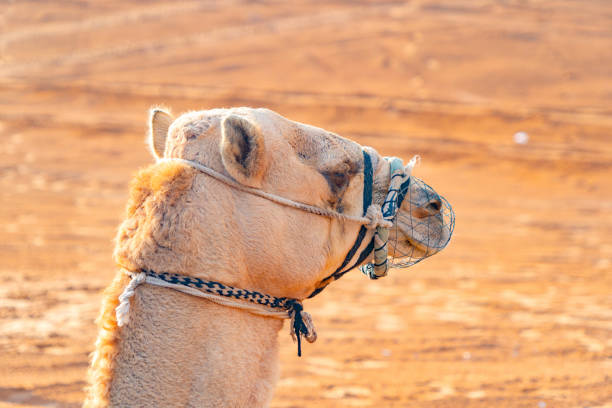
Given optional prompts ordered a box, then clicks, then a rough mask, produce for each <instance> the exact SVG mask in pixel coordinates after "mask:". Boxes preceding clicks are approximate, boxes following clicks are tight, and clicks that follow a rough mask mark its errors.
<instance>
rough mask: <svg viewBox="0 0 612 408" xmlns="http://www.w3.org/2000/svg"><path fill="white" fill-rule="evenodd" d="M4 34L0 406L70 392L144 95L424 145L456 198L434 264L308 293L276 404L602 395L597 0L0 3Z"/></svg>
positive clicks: (606, 309) (605, 18)
mask: <svg viewBox="0 0 612 408" xmlns="http://www.w3.org/2000/svg"><path fill="white" fill-rule="evenodd" d="M0 27H2V28H1V30H0V136H1V141H2V148H0V279H2V285H0V407H41V406H46V407H52V406H56V407H76V406H78V405H79V402H80V401H81V400H82V398H83V391H82V389H83V386H84V385H85V384H84V375H85V371H86V367H87V359H88V353H89V352H90V351H91V350H92V344H93V341H94V336H95V329H94V324H93V320H94V318H95V315H96V313H97V310H98V307H99V302H100V291H101V290H102V289H103V288H104V287H105V285H107V284H108V283H109V282H110V279H111V277H112V276H113V274H114V273H115V267H114V265H113V262H112V260H111V251H112V241H111V240H112V237H113V235H114V232H115V228H116V226H117V225H118V223H119V222H120V220H121V216H122V211H123V206H124V204H125V201H126V196H127V183H128V181H129V179H130V177H131V174H132V173H133V172H134V171H135V170H136V169H137V168H139V167H140V166H143V165H146V164H147V163H150V162H151V157H150V156H149V154H148V152H147V151H146V149H145V147H144V145H143V139H144V132H145V118H146V110H147V108H148V107H149V106H150V105H153V104H160V103H161V104H165V105H167V106H170V107H172V108H173V110H174V111H175V112H181V111H184V110H189V109H203V108H212V107H219V106H238V105H249V106H266V107H269V108H271V109H274V110H276V111H278V112H279V113H281V114H283V115H285V116H288V117H290V118H292V119H295V120H299V121H302V122H307V123H311V124H314V125H317V126H321V127H325V128H327V129H329V130H333V131H336V132H337V133H340V134H342V135H344V136H346V137H350V138H352V139H354V140H356V141H358V142H359V143H362V144H367V145H371V146H373V147H375V148H376V149H378V150H379V151H381V152H383V153H384V154H389V155H397V156H400V157H403V158H409V157H410V156H411V155H412V154H415V153H419V154H421V155H422V156H423V163H422V165H421V166H420V167H419V168H418V169H417V170H416V172H415V174H416V175H417V176H419V177H421V178H423V179H425V180H426V181H427V182H428V183H429V184H431V185H433V186H434V187H435V188H436V189H437V190H438V191H439V192H441V193H442V194H444V195H445V196H446V197H447V199H448V200H449V201H450V202H451V203H452V204H453V205H454V208H455V211H456V214H457V225H456V232H455V236H454V238H453V241H452V242H451V245H450V246H449V248H447V249H446V250H445V251H444V252H443V253H442V254H440V255H437V256H435V257H434V258H432V259H430V260H428V261H426V262H423V263H421V264H419V265H417V266H415V267H413V268H410V269H407V270H398V271H394V273H392V274H391V276H390V277H388V278H386V279H383V280H380V281H376V282H371V281H368V280H367V279H366V278H364V277H363V276H361V275H360V274H359V273H353V274H350V275H349V276H346V277H345V278H343V279H342V280H341V281H339V282H336V283H335V284H333V285H332V286H331V287H330V288H328V289H327V290H326V291H325V292H324V293H323V294H322V295H321V296H319V297H317V298H316V299H313V300H312V301H309V302H308V310H309V311H310V312H311V313H312V315H313V316H314V318H315V321H316V323H317V326H318V331H319V340H318V341H317V342H316V343H315V344H312V345H311V344H308V345H307V346H306V347H305V350H304V354H305V356H304V357H302V358H301V359H300V358H297V357H296V355H295V345H294V344H293V343H292V342H291V340H290V338H289V336H288V335H287V333H286V332H285V331H283V332H282V333H281V336H282V337H281V339H282V351H281V352H282V377H281V380H280V383H279V386H278V389H277V392H276V394H275V398H274V401H273V403H272V407H276V408H281V407H287V408H288V407H310V406H317V407H340V406H347V407H351V406H376V407H534V408H535V407H537V408H545V407H590V408H596V407H599V408H603V407H608V408H609V407H612V80H611V78H612V5H610V3H609V2H607V1H596V0H593V1H585V2H583V1H578V0H575V1H561V0H551V1H529V0H524V1H511V0H509V1H489V0H471V1H461V2H456V1H451V0H446V1H443V0H439V1H410V2H406V3H402V2H374V1H372V2H367V1H361V2H348V1H347V2H342V1H331V2H316V3H303V2H299V1H296V2H279V3H273V2H266V1H263V2H254V3H250V2H249V3H246V2H245V3H243V2H240V1H231V2H229V1H228V2H225V3H224V4H223V5H217V4H216V3H213V2H185V3H175V2H169V1H153V2H146V3H145V2H143V3H139V4H127V3H125V2H123V1H115V2H113V1H106V2H93V1H92V2H90V3H87V2H83V3H77V2H71V1H63V0H60V1H55V2H30V1H22V2H21V1H20V2H10V1H9V2H6V3H5V4H4V5H2V14H0ZM518 131H524V132H527V133H528V134H529V141H528V143H527V144H526V145H520V144H516V143H514V141H513V135H514V134H515V133H516V132H518Z"/></svg>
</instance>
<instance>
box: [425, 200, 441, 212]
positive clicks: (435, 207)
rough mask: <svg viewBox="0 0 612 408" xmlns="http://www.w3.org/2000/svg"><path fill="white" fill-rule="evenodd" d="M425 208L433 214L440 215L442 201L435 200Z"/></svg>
mask: <svg viewBox="0 0 612 408" xmlns="http://www.w3.org/2000/svg"><path fill="white" fill-rule="evenodd" d="M425 208H426V209H428V210H429V211H431V212H433V213H438V212H440V209H441V208H442V201H440V199H439V198H435V199H433V200H431V201H430V202H428V203H427V204H426V205H425Z"/></svg>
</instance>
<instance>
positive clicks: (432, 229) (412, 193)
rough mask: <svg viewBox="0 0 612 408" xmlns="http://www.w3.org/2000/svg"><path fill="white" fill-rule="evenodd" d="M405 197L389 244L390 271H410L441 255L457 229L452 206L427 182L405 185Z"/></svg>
mask: <svg viewBox="0 0 612 408" xmlns="http://www.w3.org/2000/svg"><path fill="white" fill-rule="evenodd" d="M402 197H403V202H402V204H401V207H400V208H399V210H398V211H397V213H396V215H395V217H394V218H393V227H392V228H391V229H390V230H389V238H388V241H387V245H388V263H389V267H390V268H407V267H409V266H412V265H414V264H416V263H418V262H420V261H422V260H423V259H425V258H428V257H430V256H431V255H434V254H436V253H438V252H439V251H441V250H442V249H443V248H444V247H446V245H447V244H448V242H449V241H450V239H451V236H452V235H453V230H454V228H455V213H454V211H453V208H452V206H451V205H450V203H449V202H448V201H447V200H446V199H445V198H444V197H442V196H441V195H439V194H438V193H436V191H435V190H434V189H433V188H432V187H431V186H429V185H428V184H427V183H425V182H424V181H423V180H421V179H419V178H417V177H410V182H409V183H404V184H403V185H402V188H401V191H400V199H401V198H402Z"/></svg>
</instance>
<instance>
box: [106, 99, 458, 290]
mask: <svg viewBox="0 0 612 408" xmlns="http://www.w3.org/2000/svg"><path fill="white" fill-rule="evenodd" d="M149 142H150V147H151V150H152V153H153V155H154V157H155V158H157V159H162V158H165V159H169V158H182V159H186V160H191V161H194V162H197V163H201V164H203V165H205V166H207V167H209V168H212V169H214V170H216V171H217V172H220V173H222V174H224V175H227V176H229V177H231V178H232V179H233V180H235V181H237V182H238V183H240V184H241V185H244V186H248V187H252V188H256V189H258V190H262V191H265V192H268V193H271V194H274V195H277V196H280V197H284V198H287V199H289V200H293V201H297V202H301V203H306V204H309V205H311V206H316V207H320V208H324V209H328V210H332V211H335V212H338V213H341V214H346V215H351V216H362V215H363V212H364V208H363V207H364V204H363V197H364V181H365V180H364V165H365V160H366V159H365V158H364V157H365V156H364V152H365V153H367V155H368V157H369V159H370V161H371V166H372V170H373V171H372V173H373V180H372V188H373V194H372V197H373V198H372V199H373V203H375V204H379V205H382V204H383V201H384V200H385V197H386V195H387V190H388V187H389V182H390V171H389V165H388V163H387V161H386V160H385V159H384V158H383V157H382V156H380V155H379V154H378V153H377V152H376V151H375V150H374V149H372V148H369V147H362V146H360V145H359V144H357V143H355V142H353V141H351V140H348V139H345V138H343V137H340V136H338V135H336V134H334V133H331V132H328V131H325V130H323V129H320V128H316V127H313V126H309V125H305V124H301V123H297V122H293V121H291V120H288V119H286V118H284V117H282V116H280V115H278V114H276V113H274V112H272V111H270V110H267V109H251V108H233V109H214V110H206V111H198V112H190V113H186V114H183V115H181V116H179V117H177V118H176V119H175V118H173V117H172V116H171V115H170V114H169V113H168V112H166V111H164V110H161V109H153V110H152V111H151V115H150V136H149ZM412 180H416V179H414V178H412ZM432 191H433V190H431V189H430V188H428V187H426V185H425V184H424V183H422V182H418V181H416V182H413V183H411V184H410V186H409V194H407V197H406V199H405V200H404V201H403V203H402V205H401V208H400V214H398V217H397V222H396V225H395V226H394V229H393V230H392V232H391V235H393V234H395V236H396V237H397V242H398V244H397V246H396V247H395V248H396V249H395V252H394V253H390V255H391V256H393V255H399V254H400V251H401V254H404V255H405V253H407V252H410V251H412V252H410V253H411V254H413V255H415V256H416V255H419V254H421V255H425V254H431V253H434V252H437V251H438V250H439V249H441V248H439V246H440V243H441V242H444V244H446V241H448V238H449V237H448V236H446V235H445V232H444V231H443V230H444V229H443V228H442V224H443V217H442V216H441V210H442V209H443V203H442V202H441V201H440V200H439V198H437V197H438V196H437V194H435V192H434V193H433V194H435V196H434V195H432ZM425 220H428V221H431V222H429V223H428V225H429V226H430V227H429V229H427V228H425V227H424V221H425ZM436 223H437V224H436ZM438 224H439V225H440V227H439V228H438V227H436V225H438ZM432 226H433V227H432ZM360 228H361V225H359V224H357V223H351V222H346V221H342V220H338V219H334V218H329V217H324V216H318V215H314V214H312V213H308V212H304V211H300V210H298V209H295V208H291V207H287V206H283V205H279V204H278V203H275V202H271V201H268V200H265V199H262V198H260V197H257V196H254V195H251V194H247V193H245V192H243V191H239V190H237V189H234V188H231V187H228V186H227V185H224V184H223V183H220V182H219V181H217V180H214V179H212V178H211V177H209V176H207V175H206V174H202V173H201V172H198V171H197V170H196V169H194V168H192V167H189V166H187V165H185V164H181V163H178V162H168V161H161V162H159V163H157V164H154V165H152V166H151V167H150V168H148V169H145V170H143V171H141V173H140V174H139V175H138V176H137V177H136V180H135V181H134V182H133V185H132V197H131V200H130V204H129V205H128V214H127V219H126V221H125V222H124V223H123V224H122V226H121V228H120V231H119V235H118V238H117V248H116V250H115V258H116V259H117V261H118V262H119V263H120V264H122V265H123V266H126V267H128V268H131V269H138V268H150V269H154V270H155V269H160V268H161V269H164V271H167V272H176V273H181V274H190V275H195V276H198V277H204V278H210V279H212V278H214V279H215V280H217V281H221V282H224V283H227V284H230V285H234V286H238V287H245V288H252V289H259V290H263V291H266V292H267V293H271V294H275V295H281V296H289V297H294V298H300V299H301V298H304V297H306V296H308V295H309V294H311V293H312V292H313V291H314V290H315V289H317V288H318V287H320V286H321V282H323V281H324V280H325V278H327V277H329V276H330V274H332V273H334V271H336V269H337V268H338V267H339V266H340V265H341V264H342V262H343V261H344V260H345V258H346V257H347V253H348V252H349V250H350V249H351V248H352V246H353V245H354V243H355V240H356V237H357V236H358V234H359V231H360ZM393 231H395V232H393ZM369 237H370V238H369V240H371V236H369ZM366 245H367V242H365V241H364V245H362V246H361V247H360V248H359V252H361V251H362V249H363V248H365V246H366ZM355 259H356V258H355ZM353 262H354V260H351V264H352V263H353Z"/></svg>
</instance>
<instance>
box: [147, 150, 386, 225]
mask: <svg viewBox="0 0 612 408" xmlns="http://www.w3.org/2000/svg"><path fill="white" fill-rule="evenodd" d="M158 162H178V163H183V164H186V165H188V166H191V167H193V168H196V169H198V170H200V171H201V172H202V173H205V174H207V175H209V176H210V177H212V178H214V179H216V180H218V181H220V182H222V183H225V184H227V185H228V186H230V187H232V188H235V189H236V190H240V191H244V192H245V193H249V194H253V195H256V196H258V197H261V198H265V199H266V200H270V201H272V202H275V203H277V204H281V205H284V206H287V207H293V208H297V209H298V210H302V211H307V212H309V213H312V214H316V215H321V216H323V217H329V218H336V219H338V220H341V221H352V222H357V223H359V224H362V225H368V228H376V227H377V226H378V225H381V226H386V225H387V224H385V223H384V222H385V221H384V220H382V221H380V218H379V217H378V216H375V215H374V214H373V215H372V216H369V213H368V215H366V216H365V217H356V216H352V215H346V214H342V213H339V212H337V211H332V210H328V209H325V208H320V207H316V206H313V205H309V204H304V203H301V202H299V201H293V200H290V199H288V198H285V197H281V196H278V195H276V194H272V193H268V192H266V191H263V190H259V189H257V188H253V187H248V186H245V185H243V184H240V183H238V182H237V181H234V180H233V179H231V178H230V177H228V176H226V175H224V174H221V173H219V172H217V171H215V170H213V169H211V168H210V167H206V166H204V165H203V164H200V163H198V162H195V161H192V160H186V159H180V158H165V159H159V160H158ZM379 208H380V207H379Z"/></svg>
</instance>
